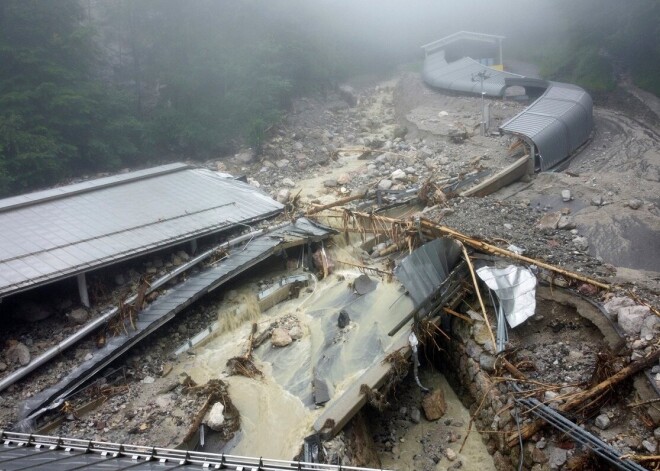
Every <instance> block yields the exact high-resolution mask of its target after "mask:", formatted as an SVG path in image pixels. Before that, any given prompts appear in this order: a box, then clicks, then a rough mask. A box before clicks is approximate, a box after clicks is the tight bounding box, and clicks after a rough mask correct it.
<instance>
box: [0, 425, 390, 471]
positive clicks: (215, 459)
mask: <svg viewBox="0 0 660 471" xmlns="http://www.w3.org/2000/svg"><path fill="white" fill-rule="evenodd" d="M0 442H1V444H2V445H4V446H5V447H17V448H18V447H37V446H40V447H48V448H49V449H51V450H68V451H69V452H74V451H78V452H81V453H95V454H102V453H105V454H108V453H112V454H113V457H115V458H128V459H130V460H131V461H132V463H129V464H128V465H127V467H128V466H135V462H136V461H140V460H144V461H145V462H146V461H152V460H157V461H160V462H163V463H166V462H173V463H177V464H179V465H190V466H200V467H203V466H205V465H206V467H214V466H215V465H221V467H222V469H230V470H231V469H233V470H238V469H244V468H247V469H251V470H254V471H283V470H288V471H291V470H292V469H297V470H300V471H342V470H343V471H387V470H384V469H382V468H381V469H376V468H358V467H353V466H342V465H331V464H320V463H307V462H303V461H287V460H276V459H268V458H262V457H259V458H257V457H248V456H237V455H228V454H224V453H208V452H198V451H188V450H175V449H172V448H158V447H152V446H143V445H127V444H121V443H111V442H99V441H94V440H86V439H80V438H64V437H54V436H50V435H36V434H29V433H17V432H5V431H0ZM0 456H1V455H0ZM26 459H28V457H26ZM1 464H2V459H1V458H0V465H1ZM118 469H121V468H118Z"/></svg>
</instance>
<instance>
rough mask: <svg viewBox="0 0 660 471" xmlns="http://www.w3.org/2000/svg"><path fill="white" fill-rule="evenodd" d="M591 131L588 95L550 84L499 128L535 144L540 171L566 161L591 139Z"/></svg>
mask: <svg viewBox="0 0 660 471" xmlns="http://www.w3.org/2000/svg"><path fill="white" fill-rule="evenodd" d="M592 128H593V103H592V100H591V97H590V96H589V94H588V93H587V92H585V91H584V90H582V89H581V88H579V87H577V86H575V85H571V84H564V83H558V82H550V83H549V86H548V89H547V90H546V91H545V93H544V94H543V95H541V97H540V98H539V99H537V100H536V101H535V102H534V103H532V104H531V105H530V106H529V107H528V108H526V109H524V110H523V111H522V112H520V113H518V114H517V115H516V116H514V117H513V118H511V119H510V120H509V121H507V122H506V123H504V124H503V125H502V126H500V130H501V131H503V132H505V133H517V134H522V135H523V136H526V137H528V138H529V139H531V140H532V142H534V145H535V146H536V147H537V149H538V155H539V167H540V169H541V170H548V169H550V168H552V167H554V166H555V165H557V164H558V163H560V162H561V161H563V160H565V159H566V158H567V157H568V156H569V155H571V154H572V153H573V152H574V151H575V150H576V149H577V148H578V147H580V146H581V145H582V144H583V143H584V142H585V141H586V140H587V139H588V137H589V134H590V133H591V130H592Z"/></svg>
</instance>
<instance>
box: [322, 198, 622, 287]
mask: <svg viewBox="0 0 660 471" xmlns="http://www.w3.org/2000/svg"><path fill="white" fill-rule="evenodd" d="M334 210H335V211H342V212H346V213H348V214H349V215H351V216H354V217H358V218H361V219H368V220H370V221H379V222H381V223H386V224H392V225H399V226H407V225H410V224H411V221H404V220H402V219H395V218H390V217H386V216H380V215H373V214H368V213H364V212H359V211H350V210H347V209H345V208H334ZM417 222H418V228H419V230H421V231H422V232H423V233H424V234H425V235H428V236H432V237H449V238H450V239H455V240H458V241H460V242H463V243H464V244H465V245H469V246H470V247H472V248H473V249H476V250H478V251H480V252H485V253H490V254H493V255H499V256H501V257H506V258H510V259H512V260H517V261H520V262H525V263H527V264H530V265H536V266H537V267H539V268H543V269H546V270H549V271H552V272H554V273H558V274H560V275H563V276H566V277H568V278H572V279H574V280H578V281H582V282H583V283H588V284H590V285H594V286H597V287H598V288H601V289H605V290H609V289H610V288H611V285H609V284H607V283H603V282H601V281H598V280H594V279H592V278H589V277H587V276H584V275H580V274H579V273H575V272H572V271H569V270H565V269H563V268H561V267H557V266H555V265H551V264H549V263H545V262H542V261H540V260H536V259H533V258H529V257H525V256H524V255H519V254H517V253H515V252H512V251H510V250H506V249H503V248H500V247H497V246H495V245H492V244H489V243H487V242H484V241H482V240H478V239H475V238H473V237H470V236H468V235H465V234H462V233H460V232H458V231H456V230H454V229H451V228H450V227H446V226H442V225H440V224H436V223H434V222H433V221H430V220H428V219H424V218H420V219H419V221H415V223H417ZM370 229H378V227H377V226H376V225H373V227H372V228H370ZM383 232H386V231H385V230H383Z"/></svg>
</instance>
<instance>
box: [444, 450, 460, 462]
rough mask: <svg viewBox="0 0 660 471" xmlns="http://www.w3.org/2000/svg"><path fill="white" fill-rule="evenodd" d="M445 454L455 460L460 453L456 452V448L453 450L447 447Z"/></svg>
mask: <svg viewBox="0 0 660 471" xmlns="http://www.w3.org/2000/svg"><path fill="white" fill-rule="evenodd" d="M445 456H446V457H447V459H448V460H449V461H454V460H455V459H456V458H458V455H457V454H456V452H455V451H454V450H452V449H451V448H447V449H445Z"/></svg>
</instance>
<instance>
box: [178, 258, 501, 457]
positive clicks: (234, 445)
mask: <svg viewBox="0 0 660 471" xmlns="http://www.w3.org/2000/svg"><path fill="white" fill-rule="evenodd" d="M334 257H339V258H343V259H344V260H346V259H348V257H349V252H348V250H346V249H343V248H340V247H337V248H335V249H334V251H333V258H334ZM292 274H294V272H291V271H288V272H286V273H282V275H281V276H282V277H283V276H288V275H292ZM361 274H362V273H360V272H359V271H357V270H354V269H337V270H336V271H335V272H334V273H333V274H332V275H330V276H329V277H327V278H326V279H324V280H320V281H318V280H315V279H314V280H313V281H311V282H310V284H309V286H308V287H307V288H305V289H303V290H302V291H301V292H300V295H299V297H298V298H296V299H291V300H287V301H284V302H282V303H280V304H278V305H276V306H274V307H272V308H271V309H269V310H267V311H265V312H263V313H260V312H259V306H258V303H257V301H256V293H257V281H258V280H257V279H254V280H248V281H247V282H246V283H245V284H244V285H243V286H242V287H241V288H239V289H238V296H237V297H235V298H234V299H233V300H232V301H229V300H225V301H223V302H222V303H221V304H220V305H219V306H218V325H219V328H218V329H217V330H216V331H215V333H214V336H213V337H212V338H211V339H210V340H207V341H206V342H205V343H203V344H202V345H200V346H198V347H196V348H195V349H194V350H193V351H192V352H189V353H193V354H184V355H181V356H180V358H179V363H178V364H177V366H176V367H175V373H177V374H180V373H184V372H185V373H187V374H189V375H190V376H191V377H192V379H193V380H195V381H196V382H197V383H198V384H203V383H205V382H207V381H208V380H210V379H213V378H220V379H222V380H223V381H225V382H226V383H228V385H229V393H230V396H231V400H232V401H233V403H234V405H235V406H236V407H237V409H238V410H239V413H240V416H241V427H240V430H239V432H238V433H237V434H236V435H235V437H234V438H233V439H232V440H231V441H230V442H229V443H227V444H225V445H224V446H222V447H220V448H219V449H217V448H216V449H208V448H207V449H205V451H217V452H223V453H228V454H233V455H244V456H264V457H269V458H274V459H287V460H288V459H292V458H293V457H294V456H296V455H297V454H298V453H299V451H300V448H301V445H302V443H303V439H304V438H305V437H306V436H308V435H310V434H311V433H312V432H313V429H312V424H313V422H314V420H315V419H316V418H317V417H318V416H319V415H321V413H322V412H323V409H322V408H319V407H317V406H316V405H315V404H314V399H313V395H312V380H313V378H314V375H316V376H318V377H321V378H324V379H325V380H327V381H328V382H329V383H330V385H331V389H332V391H331V400H330V402H329V403H328V404H331V403H332V400H333V399H335V398H337V397H339V396H340V395H341V394H342V392H343V391H345V390H346V389H347V388H348V387H349V386H350V385H351V384H352V383H353V382H354V381H355V380H356V379H357V378H358V377H359V376H360V375H361V374H362V373H363V372H364V371H365V370H366V369H368V368H369V367H370V366H371V365H373V363H374V361H375V359H376V357H377V356H378V355H379V354H381V353H383V352H384V351H385V350H386V349H387V348H388V347H389V346H390V345H391V343H392V337H389V336H388V335H387V332H388V331H389V330H390V329H392V328H393V327H394V326H395V325H396V324H397V323H398V322H399V321H400V319H402V318H403V317H404V316H405V315H406V314H408V313H409V312H410V311H411V310H412V309H413V304H412V301H411V300H410V299H409V298H408V297H407V296H405V294H404V290H403V288H402V286H401V285H400V284H399V283H398V282H397V281H396V280H394V281H389V282H388V281H386V280H384V279H378V278H376V277H374V276H371V278H372V279H374V280H376V281H377V285H376V288H375V290H374V291H372V292H370V293H367V294H364V295H362V296H360V295H358V294H357V293H355V292H354V290H353V288H352V285H351V284H352V282H353V280H355V279H356V278H357V277H358V276H360V275H361ZM270 278H271V279H272V278H275V279H276V278H277V277H272V276H271V277H270ZM342 309H343V310H345V311H346V312H348V314H349V316H350V319H351V322H350V325H348V326H347V327H345V328H343V329H340V328H339V327H338V325H337V319H338V314H339V311H340V310H342ZM292 315H293V316H295V317H296V318H297V320H298V321H299V324H300V327H301V330H302V332H303V335H302V337H301V338H300V339H299V340H295V341H294V342H293V343H292V344H290V345H289V346H287V347H283V348H276V347H273V346H272V345H271V343H270V341H266V342H265V343H264V344H262V345H261V346H260V347H259V348H257V349H255V351H254V352H253V356H254V360H255V364H256V366H257V367H258V368H259V369H260V370H261V372H262V373H263V377H261V378H255V379H251V378H247V377H243V376H229V375H228V374H227V368H226V363H227V360H228V359H230V358H232V357H235V356H238V355H243V354H244V353H245V348H246V344H247V339H248V337H249V335H250V331H251V325H252V323H253V322H256V323H257V324H258V326H259V332H261V331H263V330H265V329H266V328H267V327H268V326H269V325H270V324H271V323H272V322H274V321H276V320H278V319H282V318H283V317H287V316H292ZM433 378H434V377H432V378H429V381H430V382H432V385H433V386H434V387H435V385H436V384H435V383H434V382H436V381H440V382H441V383H442V384H444V386H443V387H444V388H445V389H446V390H447V392H446V397H447V400H448V402H449V403H450V405H449V409H450V412H451V413H456V414H459V410H462V411H463V415H465V416H467V411H466V410H465V409H463V406H462V405H461V404H460V401H458V399H456V397H455V395H454V393H453V392H451V390H450V389H449V388H448V387H447V386H446V382H444V379H437V378H436V379H433ZM438 384H440V383H438ZM467 420H469V418H468V419H467ZM466 423H467V421H466ZM426 425H427V426H433V425H432V424H429V423H426ZM410 433H412V434H413V435H411V437H412V438H411V439H410V442H411V443H413V442H414V433H415V432H412V431H411V432H410ZM474 436H475V437H477V440H478V434H475V435H474ZM478 443H481V441H480V440H478ZM475 446H476V445H475ZM481 447H482V448H483V450H482V451H483V453H486V451H485V447H483V445H481ZM469 453H472V452H469ZM475 453H476V452H475ZM486 454H487V453H486ZM411 463H412V462H411ZM386 467H387V466H386ZM395 469H413V468H406V467H402V462H401V461H398V462H397V466H396V467H395ZM484 469H489V468H484Z"/></svg>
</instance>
